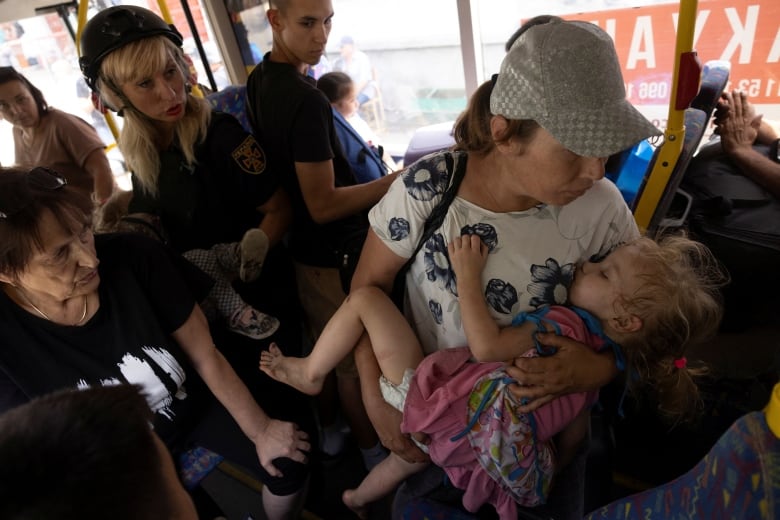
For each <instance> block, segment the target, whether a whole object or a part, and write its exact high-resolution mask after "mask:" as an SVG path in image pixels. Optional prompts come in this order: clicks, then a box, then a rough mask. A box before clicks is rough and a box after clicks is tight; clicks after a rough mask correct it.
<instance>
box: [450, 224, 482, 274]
mask: <svg viewBox="0 0 780 520" xmlns="http://www.w3.org/2000/svg"><path fill="white" fill-rule="evenodd" d="M447 251H448V252H449V255H450V263H451V264H452V270H453V271H454V272H455V277H456V278H457V279H458V283H460V282H465V281H468V280H473V279H475V278H476V280H477V281H479V279H480V276H481V275H482V269H484V267H485V263H486V262H487V257H488V248H487V246H486V245H485V244H483V243H482V239H480V238H479V235H463V236H460V237H458V238H455V239H454V240H453V241H452V242H450V245H449V246H447Z"/></svg>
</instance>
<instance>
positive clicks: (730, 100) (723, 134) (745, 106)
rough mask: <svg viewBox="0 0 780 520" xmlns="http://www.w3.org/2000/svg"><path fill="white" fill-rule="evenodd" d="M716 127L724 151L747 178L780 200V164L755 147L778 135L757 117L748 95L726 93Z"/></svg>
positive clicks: (760, 117) (716, 119)
mask: <svg viewBox="0 0 780 520" xmlns="http://www.w3.org/2000/svg"><path fill="white" fill-rule="evenodd" d="M715 125H716V132H717V133H718V134H720V142H721V146H722V147H723V151H724V152H725V153H726V154H727V155H728V156H729V157H730V158H731V159H732V160H733V161H734V162H735V163H736V164H737V166H739V168H740V170H741V171H742V173H743V175H745V177H748V178H749V179H751V180H753V181H755V182H756V183H758V184H760V185H761V186H763V187H764V188H765V189H767V190H768V191H769V192H771V193H772V195H774V196H775V197H778V198H780V163H777V162H775V161H773V160H772V159H770V158H769V157H766V156H764V155H762V154H761V153H759V152H758V151H756V150H755V149H754V148H753V143H755V142H757V141H758V142H763V143H764V144H768V143H769V142H771V138H772V137H773V136H776V135H777V133H776V132H774V129H773V128H772V127H771V125H769V124H768V123H765V122H764V121H763V118H762V116H761V115H756V111H755V108H754V107H753V105H751V104H750V102H749V101H748V100H747V94H745V93H744V92H738V91H734V92H727V93H725V94H723V100H722V102H721V103H720V104H719V105H718V111H717V112H716V115H715ZM775 138H776V137H775Z"/></svg>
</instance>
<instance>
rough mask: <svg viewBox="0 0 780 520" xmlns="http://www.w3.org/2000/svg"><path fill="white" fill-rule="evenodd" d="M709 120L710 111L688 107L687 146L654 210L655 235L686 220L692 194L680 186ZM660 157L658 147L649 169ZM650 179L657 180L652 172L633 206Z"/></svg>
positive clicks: (652, 230) (651, 228)
mask: <svg viewBox="0 0 780 520" xmlns="http://www.w3.org/2000/svg"><path fill="white" fill-rule="evenodd" d="M708 121H709V117H708V116H707V113H706V112H704V111H702V110H699V109H698V108H688V109H686V110H685V138H684V140H683V147H682V150H681V151H680V155H679V156H678V157H677V162H676V163H675V165H674V167H673V168H672V173H671V176H670V177H669V180H668V181H667V183H666V187H665V188H664V190H663V195H662V196H661V200H660V201H659V202H658V205H657V206H656V208H655V211H654V212H653V217H652V219H651V220H650V225H648V226H647V232H648V234H650V235H652V234H654V233H656V232H657V231H659V230H661V229H667V228H672V227H674V228H676V227H681V226H682V225H683V223H684V222H685V219H686V218H687V216H688V211H689V210H690V206H691V197H690V196H689V195H688V194H687V193H685V192H684V191H682V190H680V189H679V186H680V182H681V181H682V178H683V175H684V173H685V170H686V169H687V168H688V164H689V163H690V162H691V159H692V158H693V155H694V154H695V153H696V150H697V149H698V148H699V144H700V143H701V140H702V138H703V137H704V133H705V132H706V130H707V123H708ZM657 159H658V148H657V149H656V153H655V154H654V156H653V159H652V160H651V161H650V165H649V168H648V171H649V172H652V171H653V166H654V164H655V161H656V160H657ZM648 182H653V179H652V176H650V175H648V176H645V178H644V180H643V182H642V185H641V186H640V188H639V190H638V192H637V197H636V198H635V199H634V204H633V205H632V206H631V209H632V210H633V209H635V207H636V203H637V201H638V200H639V197H640V196H641V193H642V190H643V189H644V187H645V186H646V183H648Z"/></svg>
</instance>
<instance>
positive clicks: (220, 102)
mask: <svg viewBox="0 0 780 520" xmlns="http://www.w3.org/2000/svg"><path fill="white" fill-rule="evenodd" d="M206 99H208V101H209V103H211V107H212V108H213V109H214V110H217V111H219V112H225V113H226V114H230V115H231V116H233V117H235V118H236V119H238V122H239V123H241V126H243V127H244V130H246V131H247V132H249V133H250V134H251V133H252V125H251V124H250V123H249V116H247V111H246V86H245V85H230V86H228V87H225V88H223V89H222V90H220V91H218V92H214V93H213V94H209V95H208V96H206Z"/></svg>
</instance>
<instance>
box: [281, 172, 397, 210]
mask: <svg viewBox="0 0 780 520" xmlns="http://www.w3.org/2000/svg"><path fill="white" fill-rule="evenodd" d="M295 173H296V174H297V175H298V183H299V184H300V186H301V193H302V194H303V200H304V202H305V203H306V208H307V209H308V210H309V213H310V214H311V216H312V219H314V222H316V223H317V224H327V223H328V222H332V221H334V220H338V219H340V218H344V217H348V216H350V215H354V214H356V213H359V212H361V211H363V210H365V209H368V208H370V207H371V206H373V205H374V204H376V203H377V202H379V199H381V198H382V197H383V196H384V194H385V192H387V189H388V188H389V187H390V184H392V182H393V180H394V179H395V176H396V173H391V174H388V175H385V176H384V177H381V178H379V179H377V180H375V181H371V182H368V183H365V184H357V185H355V186H346V187H340V188H337V187H336V175H335V173H334V171H333V161H332V160H327V161H321V162H296V163H295Z"/></svg>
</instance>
